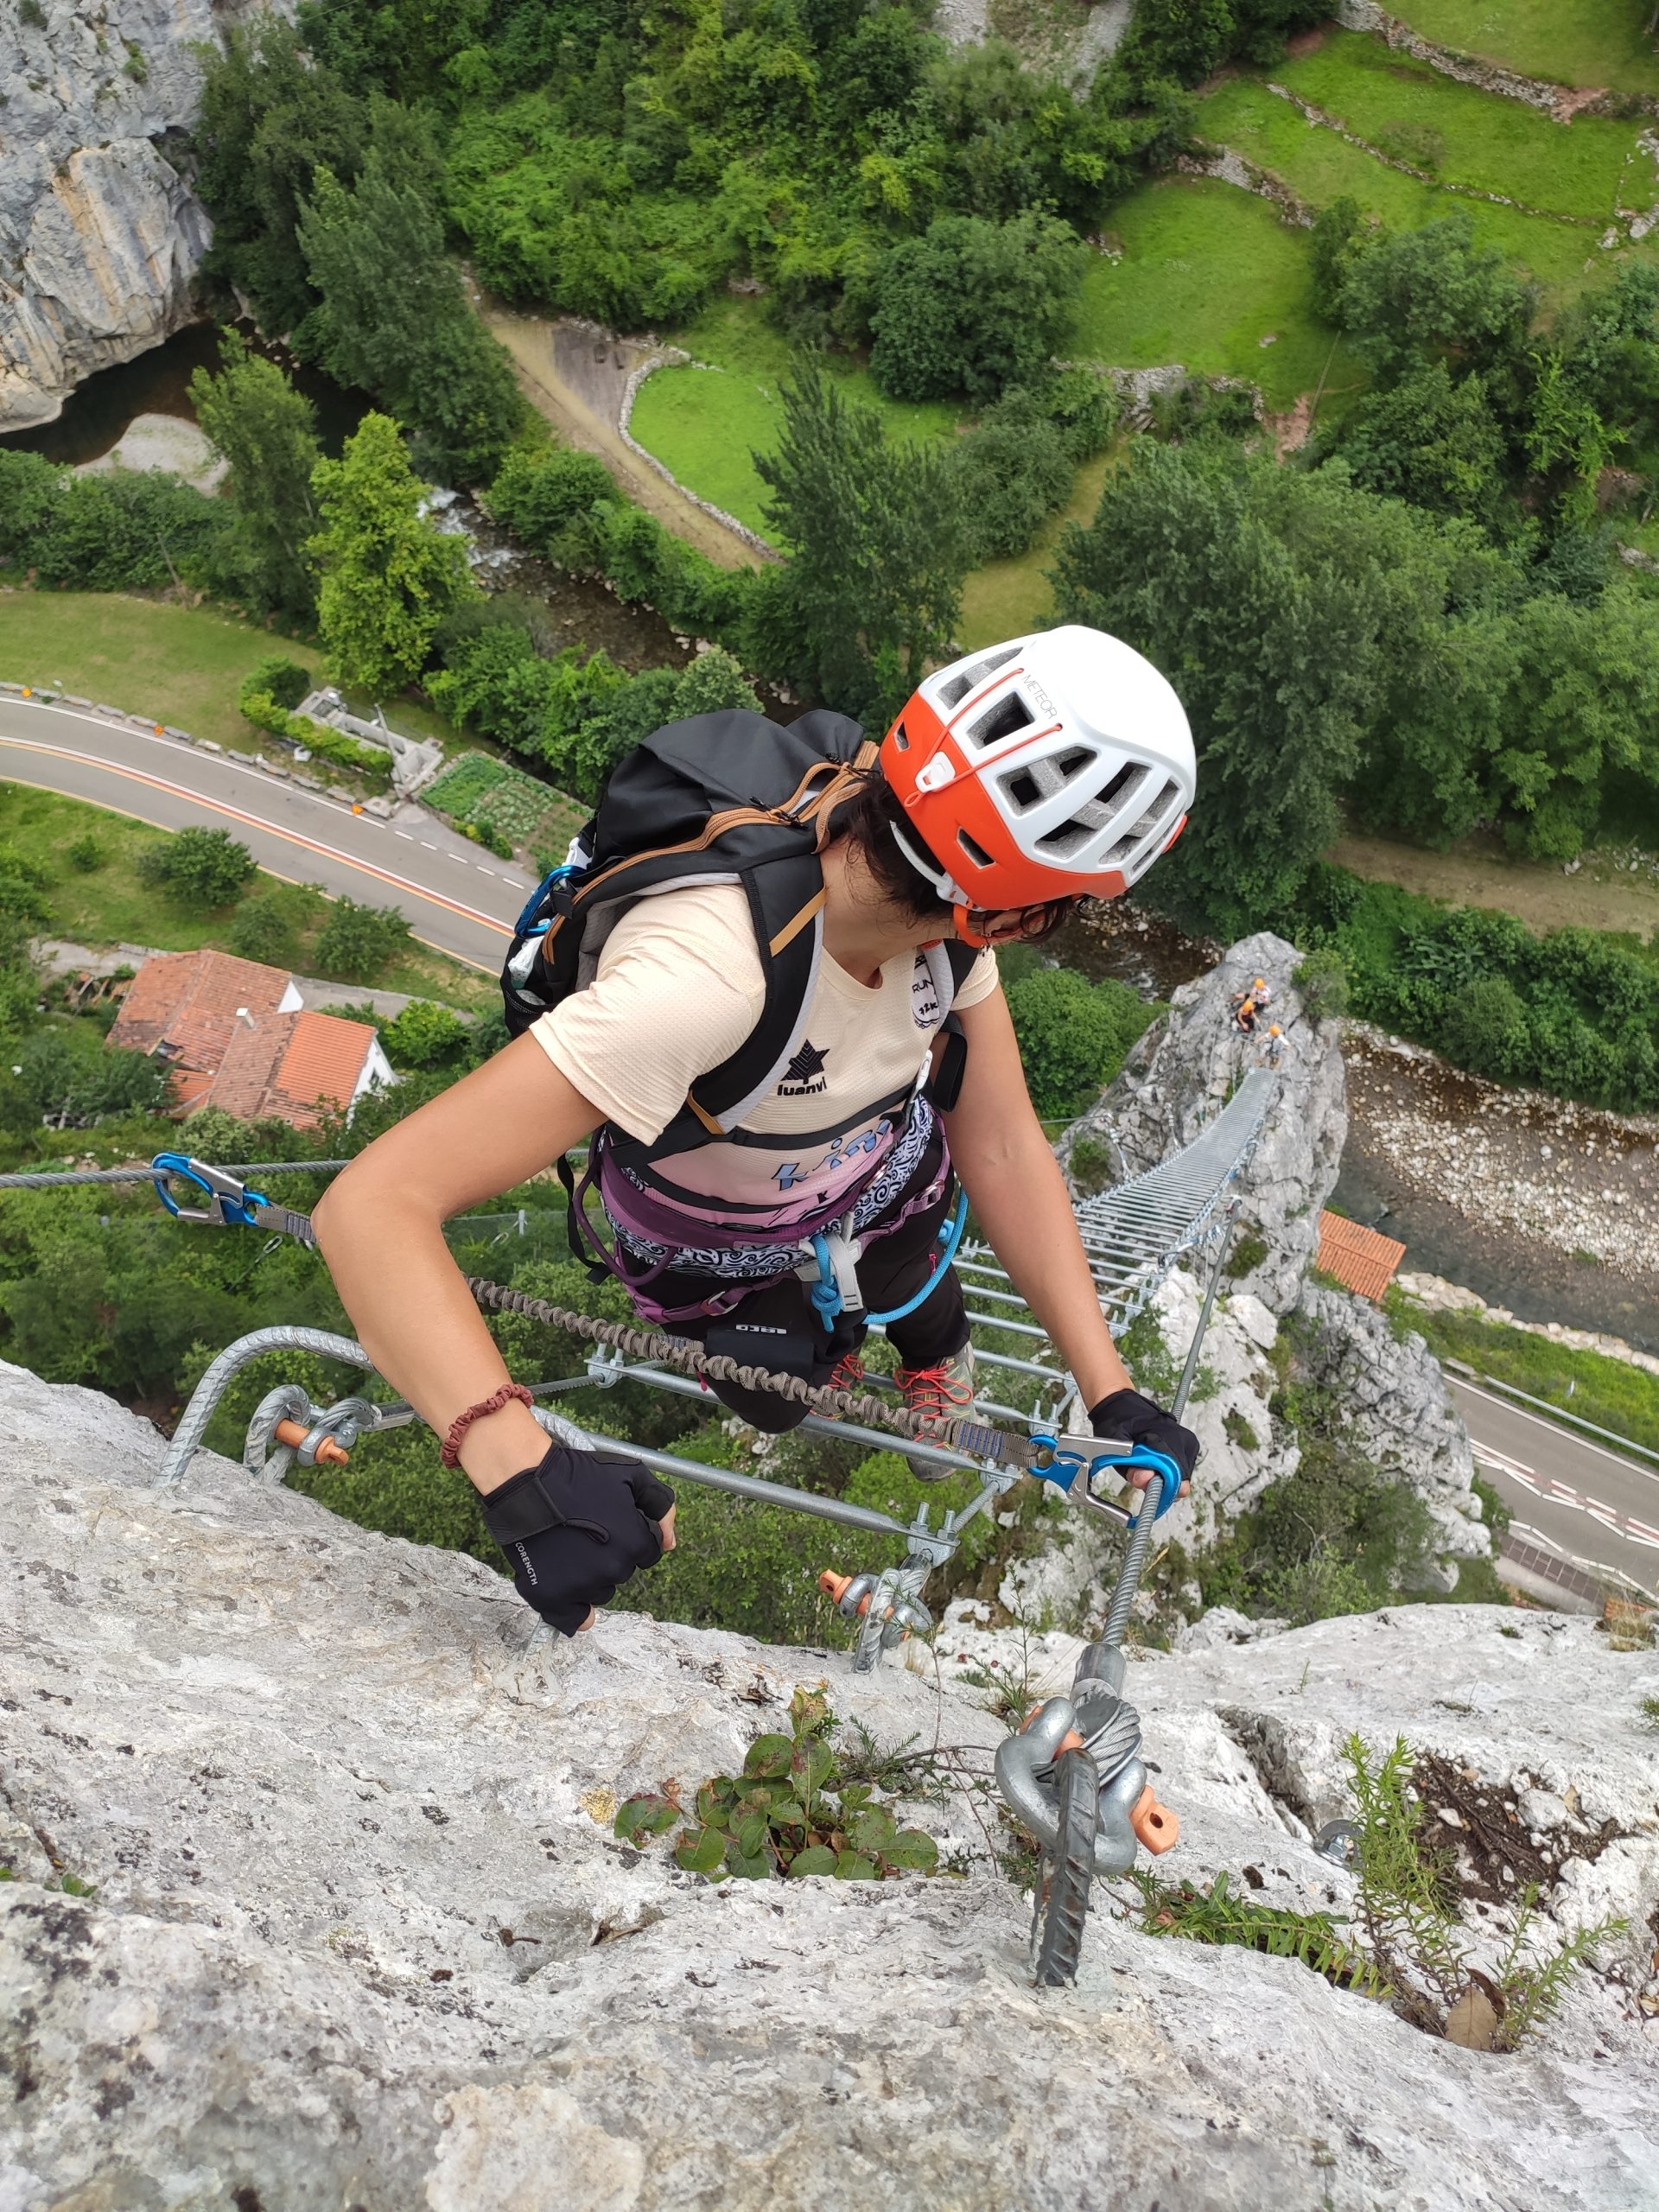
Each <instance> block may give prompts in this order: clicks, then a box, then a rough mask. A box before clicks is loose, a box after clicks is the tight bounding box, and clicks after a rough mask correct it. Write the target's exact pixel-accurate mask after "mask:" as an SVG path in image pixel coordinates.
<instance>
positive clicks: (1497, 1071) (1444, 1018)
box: [1440, 976, 1530, 1077]
mask: <svg viewBox="0 0 1659 2212" xmlns="http://www.w3.org/2000/svg"><path fill="white" fill-rule="evenodd" d="M1529 1041H1530V1039H1529V1030H1528V1026H1527V1009H1526V1007H1524V1006H1523V1005H1522V1003H1521V997H1520V994H1519V993H1518V992H1517V991H1516V988H1515V987H1514V985H1513V984H1512V983H1508V982H1505V981H1504V979H1503V976H1477V977H1476V978H1475V980H1474V981H1473V982H1470V983H1465V985H1464V987H1463V988H1462V989H1461V990H1459V991H1458V992H1456V993H1455V994H1454V995H1452V997H1451V998H1449V999H1448V1000H1447V1001H1446V1009H1445V1011H1444V1013H1443V1014H1441V1016H1440V1043H1441V1045H1442V1046H1443V1048H1444V1050H1445V1051H1446V1053H1447V1054H1448V1056H1449V1057H1450V1058H1452V1059H1453V1060H1455V1061H1456V1062H1457V1064H1458V1065H1459V1067H1465V1068H1472V1069H1473V1070H1474V1071H1475V1073H1476V1074H1477V1075H1487V1076H1498V1077H1503V1076H1509V1075H1513V1074H1514V1073H1515V1071H1516V1069H1517V1068H1518V1067H1521V1066H1522V1065H1524V1064H1525V1062H1526V1058H1527V1047H1528V1045H1529Z"/></svg>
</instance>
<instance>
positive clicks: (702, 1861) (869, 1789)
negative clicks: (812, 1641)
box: [615, 1689, 939, 1882]
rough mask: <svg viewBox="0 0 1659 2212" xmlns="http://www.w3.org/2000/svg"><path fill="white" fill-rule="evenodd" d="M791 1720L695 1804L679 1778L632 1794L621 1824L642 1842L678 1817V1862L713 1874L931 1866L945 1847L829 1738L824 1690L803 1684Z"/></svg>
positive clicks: (851, 1872) (864, 1873)
mask: <svg viewBox="0 0 1659 2212" xmlns="http://www.w3.org/2000/svg"><path fill="white" fill-rule="evenodd" d="M789 1721H790V1732H789V1733H788V1735H786V1736H785V1735H782V1734H772V1735H765V1736H760V1737H757V1738H756V1739H755V1740H754V1742H753V1743H752V1744H751V1745H749V1747H748V1750H747V1752H746V1753H745V1755H744V1759H743V1771H742V1773H741V1775H728V1774H717V1775H715V1776H713V1777H710V1779H709V1781H707V1782H705V1783H703V1784H702V1787H701V1789H698V1790H697V1792H696V1796H695V1799H694V1801H693V1804H692V1807H691V1808H690V1809H689V1810H688V1809H687V1808H686V1807H685V1806H684V1805H683V1803H682V1802H681V1799H680V1794H679V1789H678V1785H677V1784H674V1783H669V1784H667V1785H665V1789H664V1794H663V1795H660V1796H646V1797H633V1798H630V1799H629V1801H628V1802H627V1803H626V1805H624V1806H623V1807H622V1808H621V1809H620V1812H619V1813H618V1814H617V1815H616V1823H615V1827H616V1834H618V1835H619V1836H620V1837H621V1838H622V1840H623V1841H624V1842H625V1843H631V1844H635V1845H643V1844H645V1843H646V1842H647V1841H648V1840H649V1839H650V1838H651V1837H652V1836H653V1835H660V1834H664V1833H665V1831H666V1830H668V1829H669V1828H671V1827H679V1828H680V1834H679V1835H678V1836H677V1838H676V1839H675V1844H674V1857H675V1860H676V1862H677V1864H678V1865H679V1866H681V1867H683V1869H684V1870H685V1871H686V1872H689V1873H694V1874H702V1875H703V1876H704V1877H705V1878H707V1879H708V1880H709V1881H711V1882H720V1881H724V1880H725V1879H726V1878H727V1877H728V1875H736V1876H737V1877H738V1878H740V1879H747V1880H750V1881H766V1880H767V1879H769V1878H771V1877H772V1876H773V1875H781V1874H789V1875H797V1876H798V1875H804V1874H831V1875H834V1876H835V1877H836V1879H837V1880H840V1881H843V1882H856V1881H864V1882H874V1881H878V1880H880V1878H882V1877H883V1876H884V1875H893V1874H904V1873H923V1874H931V1872H933V1869H934V1867H935V1866H936V1865H937V1864H938V1856H939V1852H938V1845H937V1844H936V1843H935V1842H934V1840H933V1839H932V1837H931V1836H930V1835H927V1834H924V1833H923V1831H922V1830H921V1829H919V1828H901V1827H899V1823H898V1821H896V1820H895V1819H894V1818H893V1814H892V1812H891V1811H890V1810H889V1809H888V1808H887V1806H885V1805H882V1804H879V1803H878V1802H876V1792H875V1790H874V1788H873V1786H872V1785H871V1784H870V1783H868V1782H866V1781H861V1780H855V1778H854V1777H852V1776H851V1775H849V1774H845V1773H843V1772H842V1761H841V1759H840V1758H838V1757H837V1755H836V1751H835V1749H834V1747H833V1745H831V1744H830V1742H829V1735H830V1732H831V1731H832V1729H833V1728H834V1726H835V1716H834V1715H833V1713H831V1712H830V1710H829V1705H828V1703H827V1701H826V1700H824V1698H823V1697H822V1696H821V1695H820V1694H818V1693H817V1692H816V1691H812V1690H805V1689H798V1690H797V1691H796V1692H795V1694H794V1695H793V1696H792V1697H791V1700H790V1701H789ZM832 1799H833V1800H834V1802H833V1803H832V1802H830V1801H831V1800H832Z"/></svg>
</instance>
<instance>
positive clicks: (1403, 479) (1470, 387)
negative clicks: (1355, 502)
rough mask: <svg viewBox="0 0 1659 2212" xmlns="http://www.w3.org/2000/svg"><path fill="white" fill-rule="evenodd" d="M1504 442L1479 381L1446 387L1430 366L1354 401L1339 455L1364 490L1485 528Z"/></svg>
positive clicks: (1499, 486)
mask: <svg viewBox="0 0 1659 2212" xmlns="http://www.w3.org/2000/svg"><path fill="white" fill-rule="evenodd" d="M1506 452H1507V440H1506V439H1505V437H1504V435H1503V425H1502V424H1501V423H1499V421H1498V419H1497V416H1496V415H1495V414H1494V413H1493V411H1492V409H1491V404H1489V402H1488V400H1487V397H1486V386H1485V384H1484V381H1483V379H1482V378H1480V377H1479V376H1478V375H1471V376H1466V377H1462V378H1459V379H1458V380H1457V381H1455V382H1454V381H1453V380H1452V377H1451V375H1450V374H1449V372H1447V369H1446V363H1445V362H1444V361H1432V362H1429V363H1428V364H1427V365H1425V366H1423V367H1422V368H1419V369H1414V370H1413V371H1412V372H1410V373H1409V374H1408V375H1407V376H1405V377H1402V378H1401V380H1400V382H1399V383H1398V384H1397V385H1395V386H1394V387H1393V388H1392V390H1390V391H1383V392H1377V393H1374V394H1372V395H1370V396H1369V397H1367V398H1365V399H1363V400H1362V401H1361V403H1360V404H1359V406H1358V407H1357V409H1356V410H1355V412H1354V415H1353V416H1352V418H1351V423H1350V425H1349V427H1348V429H1347V432H1346V435H1344V438H1343V441H1342V445H1341V453H1342V457H1343V459H1344V461H1346V462H1347V464H1348V466H1349V467H1350V468H1351V470H1352V472H1353V475H1354V480H1355V481H1356V482H1357V483H1359V484H1363V486H1365V487H1366V489H1367V490H1368V491H1372V492H1383V493H1389V494H1390V495H1391V496H1392V497H1394V498H1395V499H1409V500H1410V501H1411V503H1412V505H1414V506H1419V507H1427V508H1430V509H1431V510H1433V512H1437V513H1440V514H1453V515H1466V516H1468V517H1469V518H1471V520H1475V521H1479V522H1482V523H1484V524H1488V525H1489V526H1491V525H1495V524H1497V523H1499V521H1500V519H1501V516H1502V510H1503V495H1504V491H1505V486H1504V482H1503V465H1504V461H1505V457H1506Z"/></svg>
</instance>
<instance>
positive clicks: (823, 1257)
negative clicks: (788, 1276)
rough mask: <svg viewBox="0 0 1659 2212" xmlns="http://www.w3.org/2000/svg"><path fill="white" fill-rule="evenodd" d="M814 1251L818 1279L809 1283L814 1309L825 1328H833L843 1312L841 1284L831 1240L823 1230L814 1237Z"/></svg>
mask: <svg viewBox="0 0 1659 2212" xmlns="http://www.w3.org/2000/svg"><path fill="white" fill-rule="evenodd" d="M812 1251H813V1255H814V1257H815V1258H816V1259H817V1263H818V1279H817V1282H815V1283H810V1284H809V1285H808V1289H809V1290H810V1294H811V1299H812V1305H813V1309H814V1311H815V1312H816V1313H817V1317H818V1319H819V1320H820V1321H821V1322H822V1323H823V1325H824V1327H825V1329H826V1330H828V1329H833V1328H834V1327H835V1325H836V1321H837V1319H839V1318H840V1314H841V1309H842V1295H841V1285H840V1284H839V1283H838V1282H837V1281H836V1269H835V1263H834V1262H833V1261H832V1260H831V1259H830V1257H829V1238H828V1237H827V1236H824V1234H823V1231H822V1230H818V1231H817V1233H816V1234H815V1235H814V1236H813V1238H812Z"/></svg>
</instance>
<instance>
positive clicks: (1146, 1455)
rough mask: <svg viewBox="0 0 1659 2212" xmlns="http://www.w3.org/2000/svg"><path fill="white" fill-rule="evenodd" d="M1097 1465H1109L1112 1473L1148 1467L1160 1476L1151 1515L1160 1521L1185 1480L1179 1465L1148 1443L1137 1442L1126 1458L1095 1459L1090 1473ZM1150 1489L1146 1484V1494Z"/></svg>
mask: <svg viewBox="0 0 1659 2212" xmlns="http://www.w3.org/2000/svg"><path fill="white" fill-rule="evenodd" d="M1098 1467H1109V1468H1111V1469H1112V1471H1113V1472H1114V1473H1116V1471H1117V1470H1118V1469H1119V1468H1120V1467H1150V1468H1151V1469H1152V1471H1153V1472H1154V1474H1155V1475H1159V1476H1161V1478H1162V1480H1161V1482H1160V1485H1159V1489H1160V1497H1159V1500H1158V1510H1157V1511H1156V1512H1155V1513H1154V1515H1153V1516H1152V1517H1153V1519H1154V1521H1161V1520H1162V1519H1163V1517H1164V1516H1165V1514H1166V1513H1167V1512H1168V1510H1169V1509H1170V1507H1171V1506H1172V1505H1173V1504H1174V1503H1175V1501H1176V1499H1177V1498H1178V1497H1179V1496H1180V1494H1181V1484H1182V1482H1183V1481H1184V1480H1185V1477H1184V1476H1183V1475H1182V1473H1181V1471H1180V1469H1179V1466H1178V1465H1176V1463H1175V1461H1174V1460H1173V1459H1171V1458H1170V1456H1169V1454H1168V1452H1154V1450H1153V1448H1152V1446H1151V1445H1149V1444H1137V1445H1136V1446H1135V1449H1134V1451H1133V1452H1130V1453H1129V1454H1128V1457H1127V1458H1126V1459H1106V1458H1102V1459H1096V1462H1095V1464H1094V1466H1092V1467H1090V1470H1089V1471H1090V1474H1091V1475H1092V1474H1093V1473H1094V1472H1095V1470H1096V1468H1098ZM1151 1490H1152V1485H1151V1484H1150V1483H1148V1484H1147V1495H1148V1496H1149V1495H1150V1494H1151ZM1135 1518H1136V1519H1137V1520H1138V1519H1139V1518H1140V1516H1139V1514H1137V1515H1136V1516H1135Z"/></svg>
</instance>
